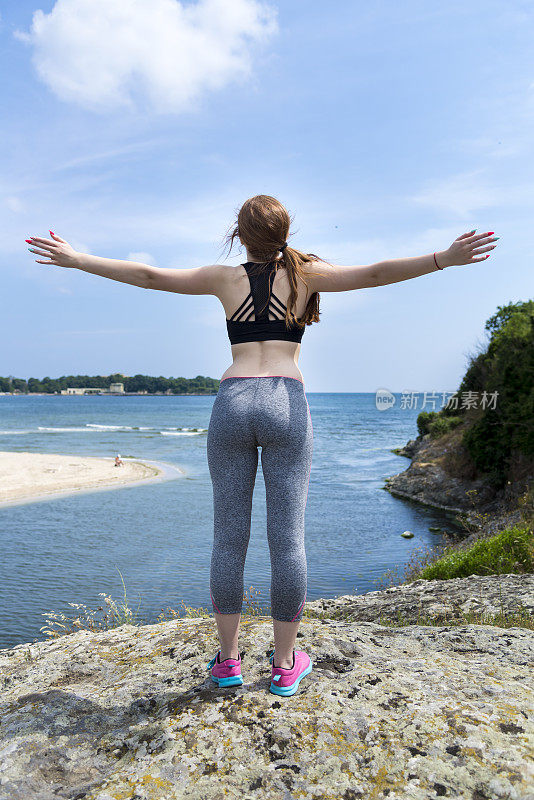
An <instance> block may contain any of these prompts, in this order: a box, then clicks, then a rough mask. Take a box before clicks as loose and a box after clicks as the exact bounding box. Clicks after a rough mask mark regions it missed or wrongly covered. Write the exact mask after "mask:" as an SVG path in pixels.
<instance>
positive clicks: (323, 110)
mask: <svg viewBox="0 0 534 800" xmlns="http://www.w3.org/2000/svg"><path fill="white" fill-rule="evenodd" d="M533 35H534V7H533V6H532V4H531V3H530V2H521V1H519V0H510V1H509V2H484V3H482V2H477V0H473V1H472V2H470V3H465V2H455V0H452V2H448V3H444V4H443V3H442V4H438V3H428V2H423V1H422V0H421V2H414V1H413V0H408V1H407V2H404V3H402V4H399V3H396V2H391V1H389V0H388V1H387V2H385V1H384V2H376V3H372V4H369V3H361V2H354V0H353V1H352V2H332V3H324V2H316V1H315V0H306V2H304V0H294V1H293V2H280V3H274V2H273V3H263V4H259V3H256V2H252V0H199V2H182V3H178V2H176V0H150V3H148V2H144V0H59V1H58V2H41V3H37V4H36V3H35V2H30V1H29V0H16V2H15V0H4V2H2V3H0V39H1V48H0V76H1V77H0V85H1V97H2V125H1V128H0V136H1V143H2V147H1V152H0V159H1V169H0V205H1V214H0V242H1V245H2V250H1V260H0V271H1V277H2V284H3V295H4V301H3V306H2V315H1V322H0V324H1V326H2V329H3V330H2V331H1V337H2V342H3V343H4V347H3V348H2V350H3V352H2V358H1V359H0V374H2V375H10V374H11V375H15V376H17V377H26V378H27V377H30V376H34V377H44V376H45V375H50V376H52V377H55V376H58V375H61V374H71V373H86V374H110V373H112V372H122V373H124V374H128V375H133V374H136V373H147V374H153V375H165V376H178V375H183V376H185V377H194V376H195V375H198V374H203V375H209V376H212V377H215V378H219V377H220V376H221V374H222V373H223V371H224V370H225V369H226V367H227V366H228V365H229V364H230V363H231V352H230V344H229V342H228V339H227V338H226V328H225V323H224V311H223V309H222V306H221V305H220V303H219V301H218V300H217V298H215V297H207V296H206V297H203V296H187V295H177V294H170V293H164V292H148V291H145V290H143V289H140V288H137V287H131V286H127V285H125V284H120V283H117V282H113V281H109V280H105V279H103V278H100V277H97V276H92V275H88V274H85V273H82V272H77V271H72V270H65V269H61V268H59V267H47V266H44V265H40V264H36V263H35V261H34V258H36V256H34V255H32V254H31V253H29V252H28V250H27V249H26V248H27V245H26V243H25V241H24V240H25V239H26V238H27V237H28V236H31V235H33V236H48V230H49V229H52V230H53V231H55V232H56V233H58V234H59V235H60V236H62V237H63V238H64V239H66V240H67V241H69V242H70V243H71V244H72V245H73V246H74V247H75V248H76V249H78V250H83V251H85V252H89V253H93V254H95V255H100V256H107V257H110V258H121V259H128V258H129V259H132V260H140V261H146V262H147V263H153V264H155V265H157V266H160V267H173V268H190V267H194V266H200V265H202V264H211V263H216V262H219V261H223V260H224V259H223V258H222V239H223V237H224V234H225V232H226V231H227V229H228V227H229V225H230V224H231V223H232V221H233V219H234V215H235V211H236V210H237V209H238V207H239V206H240V205H241V203H242V202H243V201H244V200H246V199H247V198H248V197H250V196H252V195H255V194H271V195H274V196H276V197H277V198H279V199H280V200H281V201H282V202H283V203H284V204H285V205H286V207H287V208H288V209H289V211H290V212H291V213H292V214H293V215H294V225H293V228H292V234H293V236H292V241H293V243H294V244H295V246H296V247H298V248H299V249H302V250H306V251H308V252H315V253H318V254H319V255H321V256H322V257H323V258H326V259H328V260H330V261H331V262H332V263H335V264H371V263H373V262H376V261H380V260H383V259H386V258H400V257H408V256H416V255H424V254H427V253H432V252H433V251H435V250H443V249H446V248H447V247H448V246H449V245H450V244H451V242H452V241H453V239H455V238H456V237H457V236H459V235H460V234H461V233H464V232H465V231H468V230H471V229H473V228H477V230H478V231H479V232H484V231H495V232H496V234H497V235H500V236H501V239H500V241H499V247H498V248H497V249H496V250H495V251H494V253H493V254H492V255H491V256H490V258H489V259H488V260H487V261H486V263H479V264H474V265H470V266H462V267H451V268H450V269H447V270H445V271H443V272H434V273H431V274H429V275H426V276H422V277H419V278H416V279H413V280H410V281H405V282H400V283H397V284H392V285H390V286H384V287H377V288H373V289H366V290H359V291H354V292H344V293H323V294H322V296H321V309H322V315H321V322H320V323H319V324H317V325H313V326H311V327H308V328H307V329H306V333H305V335H304V339H303V343H302V351H301V356H300V361H299V366H300V368H301V370H302V372H303V375H304V378H305V383H306V389H307V391H310V392H314V391H347V392H351V391H355V392H358V391H362V392H365V391H370V392H372V391H375V390H376V389H377V388H379V387H384V388H388V389H390V390H391V391H394V392H401V391H418V392H424V391H438V392H440V391H454V390H455V389H456V388H457V387H458V383H459V381H460V379H461V377H462V375H463V374H464V371H465V367H466V363H467V357H468V354H469V353H471V352H474V351H475V350H476V349H477V347H478V346H480V345H481V344H482V343H483V342H484V341H485V339H486V337H485V334H484V330H483V327H484V322H485V320H486V319H487V318H488V317H489V316H490V315H491V314H493V313H494V311H495V310H496V308H497V306H498V305H504V304H506V303H508V302H510V301H513V302H516V301H519V300H526V299H527V298H528V297H529V296H531V295H532V285H533V284H532V242H531V238H530V237H531V230H532V217H533V211H534V208H533V206H534V191H533V190H534V180H533V178H534V158H533V155H534V153H533V150H534V145H533V142H534V138H533V133H534V131H533V127H534V126H533V122H534V56H533V50H532V40H533ZM244 255H245V254H244V253H240V252H239V251H234V252H233V253H232V255H231V256H230V258H228V259H226V263H229V264H238V263H240V262H242V261H243V260H244Z"/></svg>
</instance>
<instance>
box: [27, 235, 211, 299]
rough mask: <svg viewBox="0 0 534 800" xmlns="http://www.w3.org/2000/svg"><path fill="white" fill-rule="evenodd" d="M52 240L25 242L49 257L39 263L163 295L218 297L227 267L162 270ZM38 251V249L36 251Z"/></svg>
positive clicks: (54, 236) (55, 237) (34, 238)
mask: <svg viewBox="0 0 534 800" xmlns="http://www.w3.org/2000/svg"><path fill="white" fill-rule="evenodd" d="M50 235H51V236H52V237H53V239H52V240H50V239H41V238H39V237H35V236H34V237H32V238H31V239H26V241H27V242H28V243H29V244H32V245H33V248H28V249H29V250H30V252H32V253H37V254H38V255H40V256H46V257H47V258H48V259H50V260H49V261H43V260H39V259H36V261H37V263H38V264H51V265H55V266H58V267H67V268H71V269H79V270H82V272H89V273H91V274H92V275H100V276H101V277H102V278H109V279H110V280H113V281H120V282H121V283H129V284H131V285H132V286H139V287H141V288H143V289H158V290H160V291H163V292H178V293H179V294H216V293H217V289H218V280H219V277H220V273H221V270H223V269H224V267H223V266H222V265H220V264H211V265H208V266H206V267H195V268H193V269H161V268H159V267H152V266H150V265H149V264H142V263H141V262H139V261H120V260H119V259H115V258H101V257H100V256H91V255H88V254H87V253H78V252H77V251H76V250H74V249H73V248H72V247H71V246H70V244H69V243H68V242H66V241H65V239H62V238H61V237H60V236H58V235H57V234H55V233H52V231H50ZM36 248H39V249H36Z"/></svg>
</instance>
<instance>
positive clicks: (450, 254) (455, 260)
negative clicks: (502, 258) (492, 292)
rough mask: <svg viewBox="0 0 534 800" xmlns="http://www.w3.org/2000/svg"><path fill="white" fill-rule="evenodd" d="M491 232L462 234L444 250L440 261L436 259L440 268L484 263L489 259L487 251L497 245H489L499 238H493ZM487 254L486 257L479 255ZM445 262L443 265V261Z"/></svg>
mask: <svg viewBox="0 0 534 800" xmlns="http://www.w3.org/2000/svg"><path fill="white" fill-rule="evenodd" d="M493 233H494V232H493V231H490V232H489V233H479V234H478V235H477V236H475V235H474V231H469V232H468V233H462V235H461V236H458V238H457V239H455V240H454V242H453V243H452V244H451V246H450V247H449V249H448V250H444V251H443V252H442V253H441V254H440V255H441V261H440V259H439V257H438V262H439V265H440V267H441V266H447V267H454V266H456V265H460V264H476V262H477V261H485V260H486V259H487V258H488V257H489V253H487V251H488V250H493V249H494V248H495V247H496V246H497V245H495V244H490V242H495V241H497V239H498V238H499V237H498V236H495V238H492V237H493ZM482 253H487V255H481V254H482ZM444 260H445V264H444V263H443V261H444Z"/></svg>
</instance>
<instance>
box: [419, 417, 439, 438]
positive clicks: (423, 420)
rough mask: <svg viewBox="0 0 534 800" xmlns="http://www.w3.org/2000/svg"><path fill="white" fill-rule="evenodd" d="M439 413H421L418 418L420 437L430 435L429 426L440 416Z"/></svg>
mask: <svg viewBox="0 0 534 800" xmlns="http://www.w3.org/2000/svg"><path fill="white" fill-rule="evenodd" d="M438 414H439V412H438V411H421V413H420V414H418V416H417V430H418V431H419V434H420V436H426V434H427V433H429V430H428V426H429V425H430V423H431V422H432V421H433V420H435V419H436V417H437V416H438Z"/></svg>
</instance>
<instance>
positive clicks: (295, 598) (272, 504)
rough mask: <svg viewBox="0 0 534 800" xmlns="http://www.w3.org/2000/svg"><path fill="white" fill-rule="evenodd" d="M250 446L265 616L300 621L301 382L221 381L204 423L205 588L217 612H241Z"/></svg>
mask: <svg viewBox="0 0 534 800" xmlns="http://www.w3.org/2000/svg"><path fill="white" fill-rule="evenodd" d="M258 447H261V466H262V471H263V476H264V479H265V491H266V500H267V540H268V543H269V552H270V557H271V614H272V617H273V618H274V619H276V620H283V621H285V622H295V621H297V620H300V619H302V613H303V609H304V603H305V601H306V593H307V564H306V552H305V548H304V511H305V507H306V501H307V498H308V485H309V480H310V470H311V460H312V451H313V427H312V421H311V414H310V408H309V405H308V400H307V398H306V393H305V390H304V384H303V383H302V381H300V380H299V379H298V378H291V377H288V376H285V375H276V376H268V377H256V376H254V377H230V378H223V380H222V381H221V382H220V385H219V391H218V393H217V396H216V398H215V401H214V403H213V409H212V413H211V418H210V423H209V428H208V442H207V451H208V464H209V470H210V475H211V480H212V484H213V512H214V539H213V551H212V556H211V573H210V592H211V600H212V603H213V610H214V611H216V612H217V613H218V614H238V613H239V612H241V609H242V602H243V588H244V581H243V575H244V568H245V557H246V554H247V548H248V543H249V538H250V520H251V512H252V493H253V490H254V483H255V480H256V471H257V467H258Z"/></svg>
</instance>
